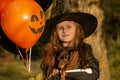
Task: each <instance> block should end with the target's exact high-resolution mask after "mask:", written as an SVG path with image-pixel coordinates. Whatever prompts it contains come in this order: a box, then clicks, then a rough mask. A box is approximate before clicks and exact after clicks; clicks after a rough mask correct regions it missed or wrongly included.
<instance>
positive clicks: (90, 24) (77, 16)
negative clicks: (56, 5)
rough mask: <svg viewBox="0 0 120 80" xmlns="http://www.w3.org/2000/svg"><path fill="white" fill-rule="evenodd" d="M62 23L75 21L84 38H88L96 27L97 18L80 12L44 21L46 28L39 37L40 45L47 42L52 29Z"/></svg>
mask: <svg viewBox="0 0 120 80" xmlns="http://www.w3.org/2000/svg"><path fill="white" fill-rule="evenodd" d="M62 21H75V22H78V23H79V24H81V26H82V29H83V32H84V36H85V38H87V37H88V36H90V35H91V34H92V33H93V32H94V31H95V30H96V27H97V18H96V17H95V16H93V15H92V14H89V13H80V12H74V13H66V14H61V15H58V16H55V17H53V18H50V19H48V20H47V21H46V26H45V29H44V32H43V34H42V36H41V37H40V41H41V42H42V43H46V42H48V40H49V37H50V34H51V31H52V29H53V27H55V26H56V24H58V23H60V22H62Z"/></svg>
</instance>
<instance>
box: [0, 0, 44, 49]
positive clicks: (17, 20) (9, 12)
mask: <svg viewBox="0 0 120 80" xmlns="http://www.w3.org/2000/svg"><path fill="white" fill-rule="evenodd" d="M1 25H2V29H3V31H4V32H5V34H6V35H7V37H8V38H9V39H10V40H11V41H13V42H14V43H15V44H16V45H17V46H19V47H21V48H25V49H27V48H30V47H32V46H33V45H34V44H35V43H36V42H37V40H38V39H39V38H40V36H41V34H42V33H43V31H44V26H45V14H44V11H43V9H42V8H41V7H40V5H39V4H37V3H36V2H35V1H34V0H14V1H12V2H11V3H9V4H8V5H7V7H6V8H5V9H4V11H3V12H2V16H1Z"/></svg>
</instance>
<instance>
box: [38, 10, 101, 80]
mask: <svg viewBox="0 0 120 80" xmlns="http://www.w3.org/2000/svg"><path fill="white" fill-rule="evenodd" d="M96 27H97V19H96V17H94V16H93V15H91V14H88V13H80V12H77V13H66V14H62V15H58V16H56V17H54V18H51V19H49V20H47V22H46V27H45V30H44V33H43V35H42V36H41V39H40V40H41V41H42V42H45V41H46V42H48V43H47V44H46V46H45V51H44V57H43V60H42V63H41V68H42V70H43V73H44V79H45V80H97V79H98V77H99V63H98V61H97V60H96V59H95V57H94V55H93V53H92V49H91V46H90V45H88V44H86V43H85V42H84V39H85V38H87V37H88V36H90V35H91V34H92V33H93V32H94V31H95V29H96ZM49 36H50V39H49ZM64 52H66V55H63V54H64ZM61 55H62V57H60V56H61ZM66 56H67V58H66ZM60 63H61V64H60ZM63 65H64V66H63ZM59 66H63V67H59Z"/></svg>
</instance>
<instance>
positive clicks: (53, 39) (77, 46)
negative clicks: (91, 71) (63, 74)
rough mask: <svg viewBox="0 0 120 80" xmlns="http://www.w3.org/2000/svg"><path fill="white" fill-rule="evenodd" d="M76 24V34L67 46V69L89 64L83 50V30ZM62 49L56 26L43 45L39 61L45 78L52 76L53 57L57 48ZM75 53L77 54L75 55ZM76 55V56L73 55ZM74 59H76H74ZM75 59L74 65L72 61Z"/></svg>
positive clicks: (83, 66) (84, 66)
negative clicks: (42, 55) (46, 42)
mask: <svg viewBox="0 0 120 80" xmlns="http://www.w3.org/2000/svg"><path fill="white" fill-rule="evenodd" d="M75 24H76V34H75V37H74V38H73V40H72V41H71V42H70V43H69V45H68V46H67V47H68V48H69V50H70V51H71V52H70V53H71V56H70V60H69V64H68V65H67V66H66V70H67V69H73V68H87V67H89V65H90V62H89V58H88V57H87V55H86V53H85V50H84V41H83V40H84V32H83V30H82V27H81V25H80V24H78V23H75ZM61 48H62V49H63V48H64V47H63V46H62V43H61V41H60V40H59V38H58V36H57V30H56V27H55V28H54V29H53V31H52V34H51V36H50V42H49V43H48V44H47V45H46V46H45V52H44V57H43V60H42V63H41V68H42V69H43V72H44V74H45V77H46V80H49V78H50V77H52V76H54V75H55V74H56V73H57V72H56V71H54V69H55V58H56V54H55V53H56V51H57V49H61ZM76 55H77V56H76ZM75 56H76V57H75ZM75 59H76V60H75ZM75 61H76V65H77V66H76V67H74V65H75V64H74V63H75Z"/></svg>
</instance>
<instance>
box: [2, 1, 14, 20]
mask: <svg viewBox="0 0 120 80" xmlns="http://www.w3.org/2000/svg"><path fill="white" fill-rule="evenodd" d="M12 1H13V0H0V18H1V13H2V11H3V10H4V8H5V7H6V6H7V5H8V4H9V3H10V2H12Z"/></svg>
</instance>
